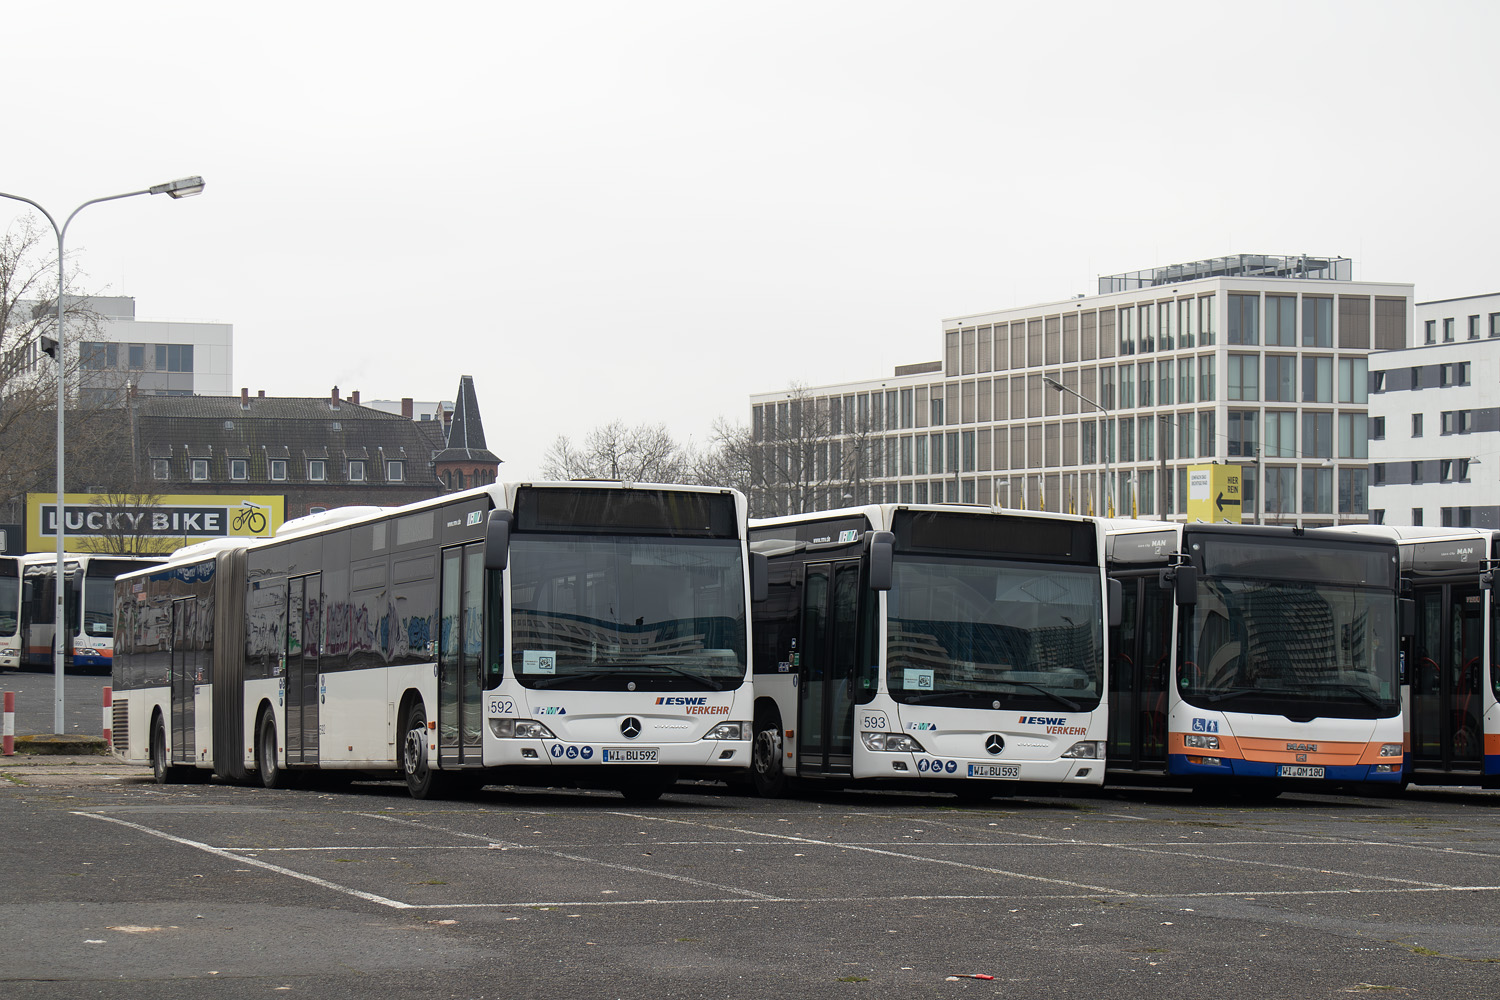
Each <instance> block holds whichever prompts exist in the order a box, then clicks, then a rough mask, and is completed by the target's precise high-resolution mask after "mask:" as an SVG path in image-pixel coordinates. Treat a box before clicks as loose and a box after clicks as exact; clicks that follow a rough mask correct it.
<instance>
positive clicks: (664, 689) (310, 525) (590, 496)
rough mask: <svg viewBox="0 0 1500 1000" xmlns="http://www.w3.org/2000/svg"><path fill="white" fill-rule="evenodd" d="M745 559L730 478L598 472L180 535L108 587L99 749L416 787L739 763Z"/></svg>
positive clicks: (171, 768)
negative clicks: (168, 551) (104, 728)
mask: <svg viewBox="0 0 1500 1000" xmlns="http://www.w3.org/2000/svg"><path fill="white" fill-rule="evenodd" d="M205 546H207V547H205ZM750 564H751V560H750V559H749V558H748V555H747V552H746V543H745V501H744V498H743V496H741V495H740V494H739V493H737V492H735V491H733V490H718V489H700V488H691V487H682V486H659V485H638V484H624V483H600V482H588V483H584V482H575V483H530V484H513V485H504V484H497V485H494V486H487V487H483V488H479V489H474V490H469V491H467V492H464V493H459V494H454V495H451V496H445V497H441V498H438V499H435V500H431V501H425V502H423V503H418V504H413V505H411V506H408V507H402V508H396V509H392V510H372V509H370V508H363V509H357V510H353V511H350V510H348V509H345V510H335V511H329V512H328V513H327V514H324V515H313V516H312V517H311V518H304V519H301V520H300V521H293V522H289V523H288V524H287V525H284V526H283V527H282V528H281V530H280V531H278V532H277V534H276V536H275V537H273V538H270V539H266V540H238V539H236V540H220V541H216V542H212V543H203V544H202V545H199V546H191V547H189V548H187V549H184V550H182V551H180V552H179V553H177V554H176V555H175V556H174V557H173V558H172V560H171V561H170V562H168V563H166V564H165V565H163V566H160V567H158V568H156V569H154V570H149V571H145V572H139V573H134V574H130V575H127V576H124V577H121V578H120V580H119V582H118V584H117V589H116V599H117V602H118V604H119V606H120V615H121V616H122V620H123V621H124V623H125V626H124V628H122V639H123V640H124V641H122V643H121V647H120V655H119V656H118V658H117V662H116V666H115V692H114V713H115V714H114V728H113V739H114V747H115V750H116V752H117V753H119V754H121V755H122V756H124V757H125V758H126V759H127V760H130V761H135V762H147V761H149V762H150V763H151V764H152V765H153V767H154V769H155V773H156V776H157V780H158V781H167V780H170V779H172V778H174V777H179V776H183V775H190V774H193V773H197V774H198V775H199V776H202V775H206V774H207V773H209V772H210V771H211V772H212V773H215V774H218V775H220V776H223V777H227V778H235V779H243V778H247V777H249V776H250V775H252V774H253V775H255V776H257V777H258V778H259V780H260V781H261V782H262V783H263V784H265V785H266V786H268V787H276V786H279V785H282V784H284V783H286V782H288V781H291V780H295V778H296V777H297V774H298V772H300V771H304V770H314V769H337V770H344V771H378V772H391V771H395V772H399V773H401V774H402V775H403V776H404V777H405V779H406V783H407V785H408V787H409V789H410V791H411V793H412V794H413V795H414V796H416V797H418V798H426V797H429V796H433V795H436V794H440V793H441V792H442V791H444V790H445V788H453V787H456V786H457V787H463V786H468V787H473V786H475V785H479V784H486V783H499V782H521V783H547V784H567V783H574V784H592V785H600V786H605V787H614V788H618V789H619V790H621V791H622V792H623V793H624V794H625V795H626V796H627V797H630V798H633V799H639V800H649V799H652V798H655V797H657V796H659V795H660V794H661V792H662V791H663V790H664V789H665V788H666V787H667V786H668V785H669V784H670V783H671V782H672V781H673V780H675V777H676V776H677V775H678V774H679V773H710V774H716V775H720V776H722V775H723V774H725V773H727V772H733V771H736V770H740V771H743V770H744V769H745V768H747V767H748V765H749V755H750V733H749V725H750V718H751V711H752V698H751V690H752V688H751V681H750V674H749V654H750V645H749V634H748V631H749V613H748V599H749V593H750V591H749V585H750V584H749V581H750ZM188 769H197V771H196V772H194V771H190V770H188Z"/></svg>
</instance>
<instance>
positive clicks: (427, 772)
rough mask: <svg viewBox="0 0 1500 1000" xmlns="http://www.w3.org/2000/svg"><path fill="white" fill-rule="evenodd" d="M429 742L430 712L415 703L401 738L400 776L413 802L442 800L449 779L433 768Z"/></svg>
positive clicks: (412, 705) (407, 717)
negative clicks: (404, 780)
mask: <svg viewBox="0 0 1500 1000" xmlns="http://www.w3.org/2000/svg"><path fill="white" fill-rule="evenodd" d="M427 740H428V729H427V710H426V709H425V708H424V707H423V706H422V702H421V701H420V700H417V701H413V702H412V703H411V709H410V710H409V711H408V712H407V713H406V728H405V729H404V730H403V733H402V737H401V776H402V777H404V778H405V779H406V790H407V791H408V792H410V793H411V797H412V798H414V799H435V798H440V797H441V796H442V793H443V790H444V786H445V784H446V782H445V781H444V780H443V779H444V778H445V777H446V775H444V774H442V773H440V772H439V771H438V770H437V769H435V768H434V767H433V766H432V758H431V757H430V756H429V755H428V750H427Z"/></svg>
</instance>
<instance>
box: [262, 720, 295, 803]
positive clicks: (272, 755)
mask: <svg viewBox="0 0 1500 1000" xmlns="http://www.w3.org/2000/svg"><path fill="white" fill-rule="evenodd" d="M255 770H256V772H257V773H259V774H260V783H261V784H262V785H264V786H265V787H266V788H286V787H287V785H288V784H289V782H288V780H287V772H286V769H285V768H283V767H282V766H281V758H280V756H279V755H278V752H277V744H276V716H275V715H273V714H271V712H269V711H266V712H262V713H261V714H260V725H259V726H257V727H256V737H255Z"/></svg>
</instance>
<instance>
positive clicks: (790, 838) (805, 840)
mask: <svg viewBox="0 0 1500 1000" xmlns="http://www.w3.org/2000/svg"><path fill="white" fill-rule="evenodd" d="M613 815H615V816H625V817H628V818H630V819H639V820H651V821H655V822H658V823H679V824H681V825H683V826H699V827H703V828H704V829H707V830H724V831H727V832H729V833H738V834H741V835H743V836H747V837H764V838H766V839H768V840H779V841H784V842H786V843H790V844H806V845H808V846H812V847H836V848H840V849H842V850H848V851H864V852H865V853H868V854H877V855H880V856H882V857H888V858H900V859H902V860H904V861H923V862H926V863H928V864H933V865H944V866H947V867H950V868H962V869H965V870H967V871H974V872H983V873H984V874H986V875H1001V876H1004V877H1006V878H1014V879H1021V880H1023V881H1029V882H1044V883H1047V884H1049V885H1065V886H1068V887H1069V888H1072V889H1085V890H1087V891H1089V892H1095V893H1104V894H1106V895H1110V896H1128V895H1131V893H1130V892H1129V891H1128V890H1125V889H1112V888H1109V887H1107V886H1100V885H1089V884H1088V883H1087V882H1072V881H1069V880H1067V879H1059V878H1047V877H1045V876H1043V875H1030V874H1027V873H1026V872H1013V871H1008V870H1006V869H1004V868H992V867H989V866H987V865H975V864H970V863H968V862H965V861H949V860H947V859H945V858H928V857H923V856H922V855H920V854H908V853H905V852H903V851H892V850H887V849H885V848H879V847H867V846H864V845H860V844H847V843H839V842H837V841H833V840H819V839H817V838H813V837H798V836H794V835H792V834H786V833H763V832H761V831H759V830H743V829H740V828H739V827H734V826H720V825H718V824H716V823H698V822H694V821H691V820H685V819H672V818H669V817H666V816H652V815H649V814H643V813H623V812H617V813H614V814H613Z"/></svg>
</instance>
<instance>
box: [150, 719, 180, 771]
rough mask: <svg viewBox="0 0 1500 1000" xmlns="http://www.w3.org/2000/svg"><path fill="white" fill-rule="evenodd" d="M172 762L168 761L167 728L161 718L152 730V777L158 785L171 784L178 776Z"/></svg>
mask: <svg viewBox="0 0 1500 1000" xmlns="http://www.w3.org/2000/svg"><path fill="white" fill-rule="evenodd" d="M175 770H176V769H175V768H173V767H172V762H171V761H170V760H168V759H167V727H166V725H165V724H164V723H163V722H162V721H161V719H160V718H158V719H157V720H156V726H155V728H153V729H152V730H151V776H152V777H153V778H155V779H156V783H157V784H158V785H166V784H169V783H171V782H172V781H173V780H174V779H175V778H176V777H177V776H176V774H174V773H173V772H174V771H175Z"/></svg>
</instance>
